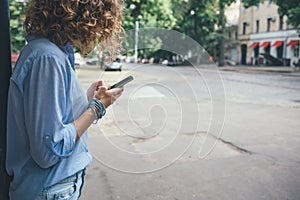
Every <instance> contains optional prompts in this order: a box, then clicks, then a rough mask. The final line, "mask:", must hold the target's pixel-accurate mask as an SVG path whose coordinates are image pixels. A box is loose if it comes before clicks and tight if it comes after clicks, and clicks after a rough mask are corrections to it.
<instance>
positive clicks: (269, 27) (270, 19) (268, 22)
mask: <svg viewBox="0 0 300 200" xmlns="http://www.w3.org/2000/svg"><path fill="white" fill-rule="evenodd" d="M271 23H272V18H268V19H267V32H270V31H271Z"/></svg>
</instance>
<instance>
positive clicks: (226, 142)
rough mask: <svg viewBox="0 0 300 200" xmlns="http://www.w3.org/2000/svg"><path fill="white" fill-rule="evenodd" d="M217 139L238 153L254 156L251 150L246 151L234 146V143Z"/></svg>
mask: <svg viewBox="0 0 300 200" xmlns="http://www.w3.org/2000/svg"><path fill="white" fill-rule="evenodd" d="M217 139H218V140H219V141H221V142H222V143H224V144H227V145H229V146H230V147H231V148H232V149H234V150H236V151H238V152H241V153H246V154H249V155H252V154H253V152H252V151H249V150H247V149H244V148H242V147H239V146H237V145H235V144H233V143H232V142H229V141H226V140H224V139H222V138H217Z"/></svg>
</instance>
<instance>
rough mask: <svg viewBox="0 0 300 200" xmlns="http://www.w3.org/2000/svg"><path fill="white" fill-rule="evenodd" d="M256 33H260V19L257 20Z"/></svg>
mask: <svg viewBox="0 0 300 200" xmlns="http://www.w3.org/2000/svg"><path fill="white" fill-rule="evenodd" d="M256 33H259V20H256Z"/></svg>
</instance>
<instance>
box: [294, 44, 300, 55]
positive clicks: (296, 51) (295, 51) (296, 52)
mask: <svg viewBox="0 0 300 200" xmlns="http://www.w3.org/2000/svg"><path fill="white" fill-rule="evenodd" d="M299 51H300V44H299V43H298V44H297V45H296V46H295V49H294V57H296V58H298V57H299Z"/></svg>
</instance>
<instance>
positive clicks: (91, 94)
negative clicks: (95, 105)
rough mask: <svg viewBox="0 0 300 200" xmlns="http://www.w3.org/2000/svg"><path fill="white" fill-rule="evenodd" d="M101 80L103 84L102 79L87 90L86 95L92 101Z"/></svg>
mask: <svg viewBox="0 0 300 200" xmlns="http://www.w3.org/2000/svg"><path fill="white" fill-rule="evenodd" d="M100 82H101V84H103V83H102V81H98V82H94V83H92V85H91V86H90V87H89V89H88V90H87V91H86V96H87V98H88V101H91V100H92V99H93V98H94V96H95V94H96V91H97V89H98V88H97V87H98V85H99V83H100Z"/></svg>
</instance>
